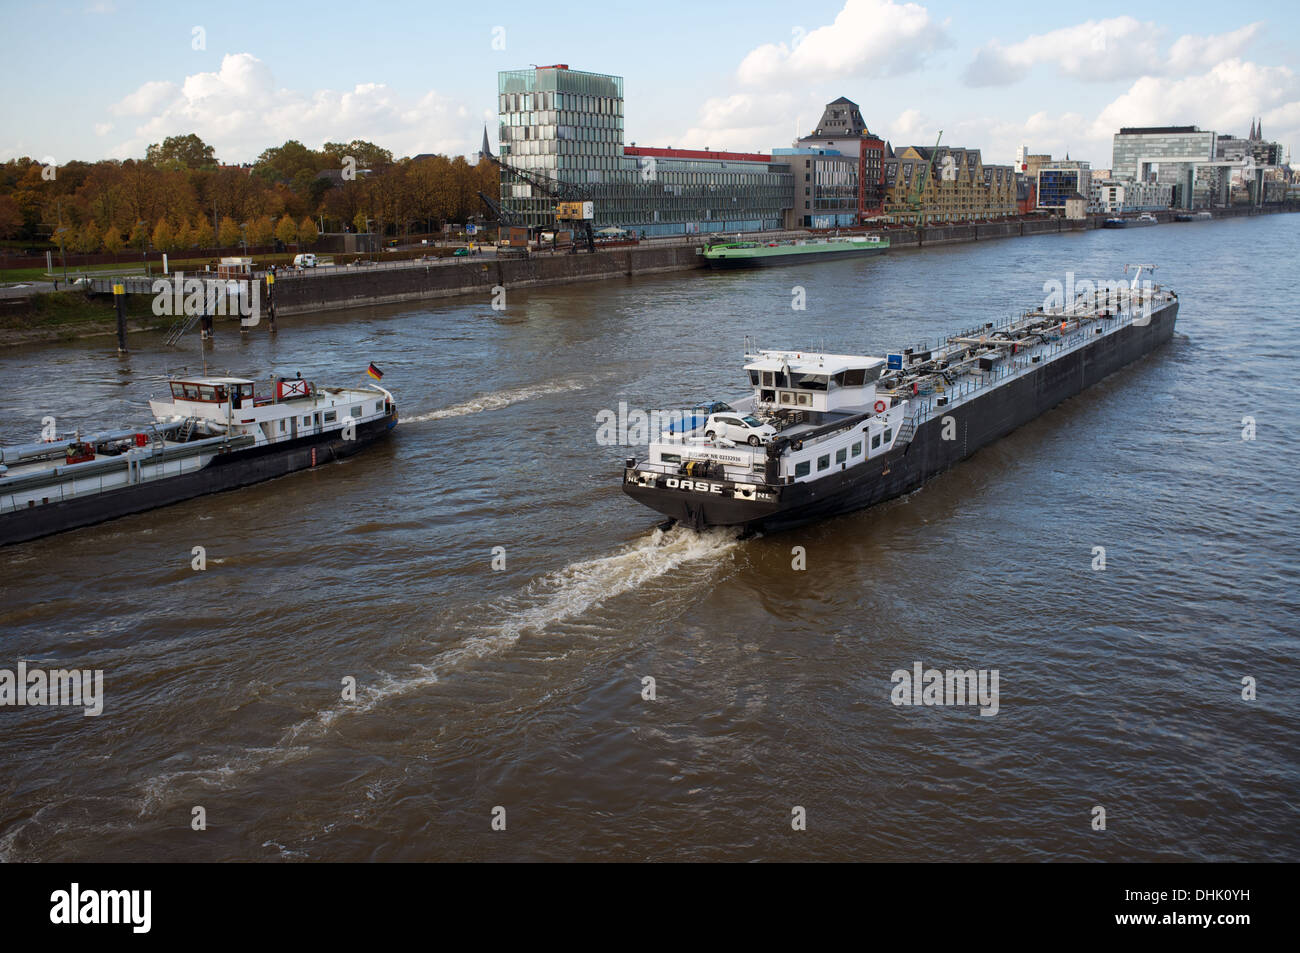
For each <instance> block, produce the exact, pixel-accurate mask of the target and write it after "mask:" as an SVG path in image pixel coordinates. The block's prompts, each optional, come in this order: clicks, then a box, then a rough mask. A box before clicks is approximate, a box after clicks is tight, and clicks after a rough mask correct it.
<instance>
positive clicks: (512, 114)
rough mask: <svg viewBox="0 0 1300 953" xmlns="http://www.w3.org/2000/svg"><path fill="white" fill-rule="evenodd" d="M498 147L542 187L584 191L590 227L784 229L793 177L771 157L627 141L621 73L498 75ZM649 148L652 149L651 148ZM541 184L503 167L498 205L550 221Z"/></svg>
mask: <svg viewBox="0 0 1300 953" xmlns="http://www.w3.org/2000/svg"><path fill="white" fill-rule="evenodd" d="M497 93H498V104H497V108H498V111H499V115H500V138H499V141H500V153H501V161H502V163H504V164H506V165H510V166H513V167H515V168H518V169H521V170H524V171H525V172H527V173H529V174H531V175H532V176H534V177H537V178H539V179H541V180H542V182H543V183H544V184H546V185H547V186H548V187H554V186H558V185H559V184H561V183H563V184H565V185H568V186H571V187H573V188H575V189H578V190H580V193H581V194H580V195H574V196H573V197H574V198H582V199H587V200H590V201H592V202H593V203H594V206H595V227H596V228H597V229H601V228H605V227H608V226H616V227H620V228H625V229H627V230H629V231H631V232H634V233H636V234H644V235H646V236H647V237H652V236H662V235H683V234H696V233H700V232H721V231H728V232H731V231H758V230H761V229H776V228H781V227H783V218H784V214H785V210H786V209H788V208H790V206H791V205H792V204H793V194H794V185H793V176H792V175H791V173H790V169H789V167H788V166H784V165H781V164H779V163H774V162H772V161H771V160H770V157H764V156H757V155H754V156H745V157H740V156H738V155H736V154H731V153H712V152H703V151H694V150H659V149H655V150H635V149H632V150H629V151H625V150H624V147H623V79H622V77H620V76H607V75H604V74H602V73H585V72H582V71H580V70H571V69H569V68H568V67H567V66H565V65H556V66H542V67H536V68H530V69H524V70H507V71H505V72H501V73H498V74H497ZM651 153H654V154H651ZM555 202H556V199H555V198H554V197H553V196H552V195H549V194H548V190H547V189H545V188H538V187H537V186H534V185H532V184H530V183H527V182H521V181H520V180H519V179H517V178H516V177H514V176H513V175H511V174H510V173H508V172H504V171H503V172H502V174H501V204H502V207H503V208H504V209H505V210H506V211H507V212H509V213H510V214H511V215H512V216H514V218H515V219H516V220H517V223H518V224H522V225H529V226H533V227H550V226H553V225H554V224H555V213H554V208H555Z"/></svg>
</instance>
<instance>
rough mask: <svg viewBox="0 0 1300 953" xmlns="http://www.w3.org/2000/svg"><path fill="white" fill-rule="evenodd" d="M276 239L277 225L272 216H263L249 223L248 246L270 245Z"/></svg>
mask: <svg viewBox="0 0 1300 953" xmlns="http://www.w3.org/2000/svg"><path fill="white" fill-rule="evenodd" d="M274 238H275V223H274V222H273V221H271V216H269V215H263V216H261V217H259V218H255V219H253V221H251V222H249V223H248V244H250V245H269V244H271V242H272V240H273V239H274Z"/></svg>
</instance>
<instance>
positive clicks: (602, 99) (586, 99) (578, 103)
mask: <svg viewBox="0 0 1300 953" xmlns="http://www.w3.org/2000/svg"><path fill="white" fill-rule="evenodd" d="M561 109H565V110H572V111H574V112H582V113H592V114H594V115H601V116H622V115H623V100H622V99H616V98H614V97H611V96H586V95H583V94H581V93H565V92H560V91H558V90H543V91H541V92H536V93H502V94H501V95H500V97H499V98H498V101H497V111H498V112H500V113H502V114H505V113H521V112H522V113H527V112H534V111H540V110H561Z"/></svg>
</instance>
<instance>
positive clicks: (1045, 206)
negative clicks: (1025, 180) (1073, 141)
mask: <svg viewBox="0 0 1300 953" xmlns="http://www.w3.org/2000/svg"><path fill="white" fill-rule="evenodd" d="M1091 191H1092V171H1091V169H1090V167H1089V163H1087V162H1080V161H1079V160H1077V159H1075V160H1070V159H1062V160H1061V161H1059V162H1049V163H1047V164H1046V165H1044V166H1042V167H1041V168H1040V169H1039V170H1038V207H1039V208H1040V209H1042V210H1044V211H1049V212H1050V211H1059V212H1064V211H1065V203H1066V200H1067V199H1069V198H1070V196H1071V195H1073V194H1075V193H1078V194H1079V195H1088V194H1090V193H1091Z"/></svg>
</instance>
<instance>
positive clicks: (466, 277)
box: [275, 245, 700, 315]
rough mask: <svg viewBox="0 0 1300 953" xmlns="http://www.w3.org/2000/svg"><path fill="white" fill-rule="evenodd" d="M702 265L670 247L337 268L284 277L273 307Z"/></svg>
mask: <svg viewBox="0 0 1300 953" xmlns="http://www.w3.org/2000/svg"><path fill="white" fill-rule="evenodd" d="M698 267H700V259H699V256H698V255H697V254H696V250H695V247H694V246H691V245H664V246H659V247H654V246H639V247H632V248H619V249H608V250H602V251H600V252H598V253H596V254H594V255H593V254H577V255H567V254H555V255H551V254H547V253H542V254H536V255H532V256H530V257H528V258H497V257H495V256H492V255H485V256H482V257H470V258H465V259H458V260H455V261H454V263H451V264H445V263H428V264H417V265H415V266H413V267H404V268H349V269H338V270H331V271H325V272H321V273H319V274H313V275H304V276H301V277H299V276H285V277H282V278H280V279H279V280H277V281H276V283H275V310H276V314H277V315H291V314H303V313H307V312H311V311H327V310H333V309H336V308H354V307H359V306H362V305H372V304H388V303H392V302H400V301H416V300H419V299H422V298H443V297H448V296H450V295H460V294H491V293H492V289H493V288H495V287H504V288H527V287H531V286H535V285H554V284H568V283H569V282H574V281H598V280H601V279H604V278H616V277H623V276H631V275H651V274H656V273H658V272H664V271H682V270H684V269H687V268H698Z"/></svg>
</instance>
